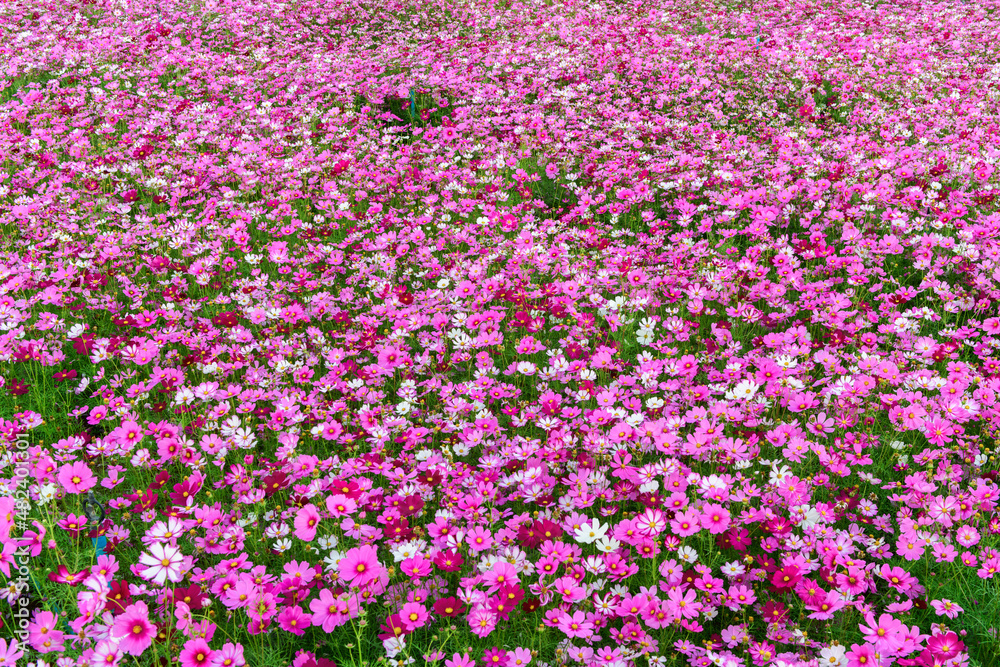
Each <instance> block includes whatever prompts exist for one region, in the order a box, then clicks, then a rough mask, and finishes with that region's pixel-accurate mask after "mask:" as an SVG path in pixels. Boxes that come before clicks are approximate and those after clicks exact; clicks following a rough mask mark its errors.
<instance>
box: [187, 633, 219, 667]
mask: <svg viewBox="0 0 1000 667" xmlns="http://www.w3.org/2000/svg"><path fill="white" fill-rule="evenodd" d="M214 655H215V651H213V650H212V649H210V648H209V647H208V642H206V641H205V640H204V639H202V638H201V637H196V638H194V639H191V640H189V641H188V642H187V643H186V644H184V648H183V649H181V654H180V662H181V667H209V665H211V664H212V657H213V656H214Z"/></svg>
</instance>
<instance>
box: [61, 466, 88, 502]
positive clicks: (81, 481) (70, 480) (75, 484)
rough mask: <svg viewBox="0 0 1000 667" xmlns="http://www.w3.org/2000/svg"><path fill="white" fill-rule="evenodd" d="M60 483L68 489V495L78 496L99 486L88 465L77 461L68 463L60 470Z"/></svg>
mask: <svg viewBox="0 0 1000 667" xmlns="http://www.w3.org/2000/svg"><path fill="white" fill-rule="evenodd" d="M59 483H60V484H62V487H63V488H64V489H66V493H73V494H77V493H85V492H86V491H88V490H89V489H91V488H93V487H94V485H95V484H97V479H96V478H95V477H94V473H92V472H91V471H90V468H88V467H87V464H86V463H83V462H82V461H77V462H75V463H67V464H66V465H64V466H63V467H62V468H60V469H59Z"/></svg>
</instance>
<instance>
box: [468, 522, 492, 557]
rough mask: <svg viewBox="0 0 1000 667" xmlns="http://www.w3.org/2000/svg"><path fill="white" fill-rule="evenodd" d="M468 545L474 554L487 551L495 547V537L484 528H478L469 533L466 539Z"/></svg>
mask: <svg viewBox="0 0 1000 667" xmlns="http://www.w3.org/2000/svg"><path fill="white" fill-rule="evenodd" d="M465 541H466V543H467V544H468V545H469V548H470V549H472V551H473V552H475V553H479V552H480V551H486V550H487V549H489V548H490V547H491V546H492V545H493V535H492V534H491V533H490V531H489V530H487V529H486V528H484V527H482V526H476V527H475V528H473V529H472V530H470V531H469V534H468V536H466V538H465Z"/></svg>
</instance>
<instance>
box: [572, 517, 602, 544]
mask: <svg viewBox="0 0 1000 667" xmlns="http://www.w3.org/2000/svg"><path fill="white" fill-rule="evenodd" d="M607 532H608V524H606V523H605V524H602V523H601V520H600V519H598V518H597V517H594V519H593V521H591V522H590V523H589V524H587V523H585V524H583V525H582V526H580V527H579V528H577V529H576V531H574V533H573V539H575V540H576V541H577V542H581V543H583V544H593V543H594V542H596V541H597V540H599V539H601V538H602V537H604V536H605V535H606V534H607Z"/></svg>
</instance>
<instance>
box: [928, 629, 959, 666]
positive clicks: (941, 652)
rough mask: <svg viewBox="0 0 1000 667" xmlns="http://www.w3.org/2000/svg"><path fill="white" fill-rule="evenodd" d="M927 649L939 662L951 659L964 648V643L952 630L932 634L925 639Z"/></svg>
mask: <svg viewBox="0 0 1000 667" xmlns="http://www.w3.org/2000/svg"><path fill="white" fill-rule="evenodd" d="M927 650H929V651H930V652H931V655H933V656H934V658H935V659H936V660H938V661H939V662H944V661H945V660H951V659H952V658H954V657H955V656H956V655H958V654H959V653H961V652H962V651H964V650H965V643H964V642H963V641H962V640H960V639H959V638H958V635H957V634H955V633H954V632H947V633H944V634H940V635H934V636H933V637H931V638H930V639H928V640H927Z"/></svg>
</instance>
